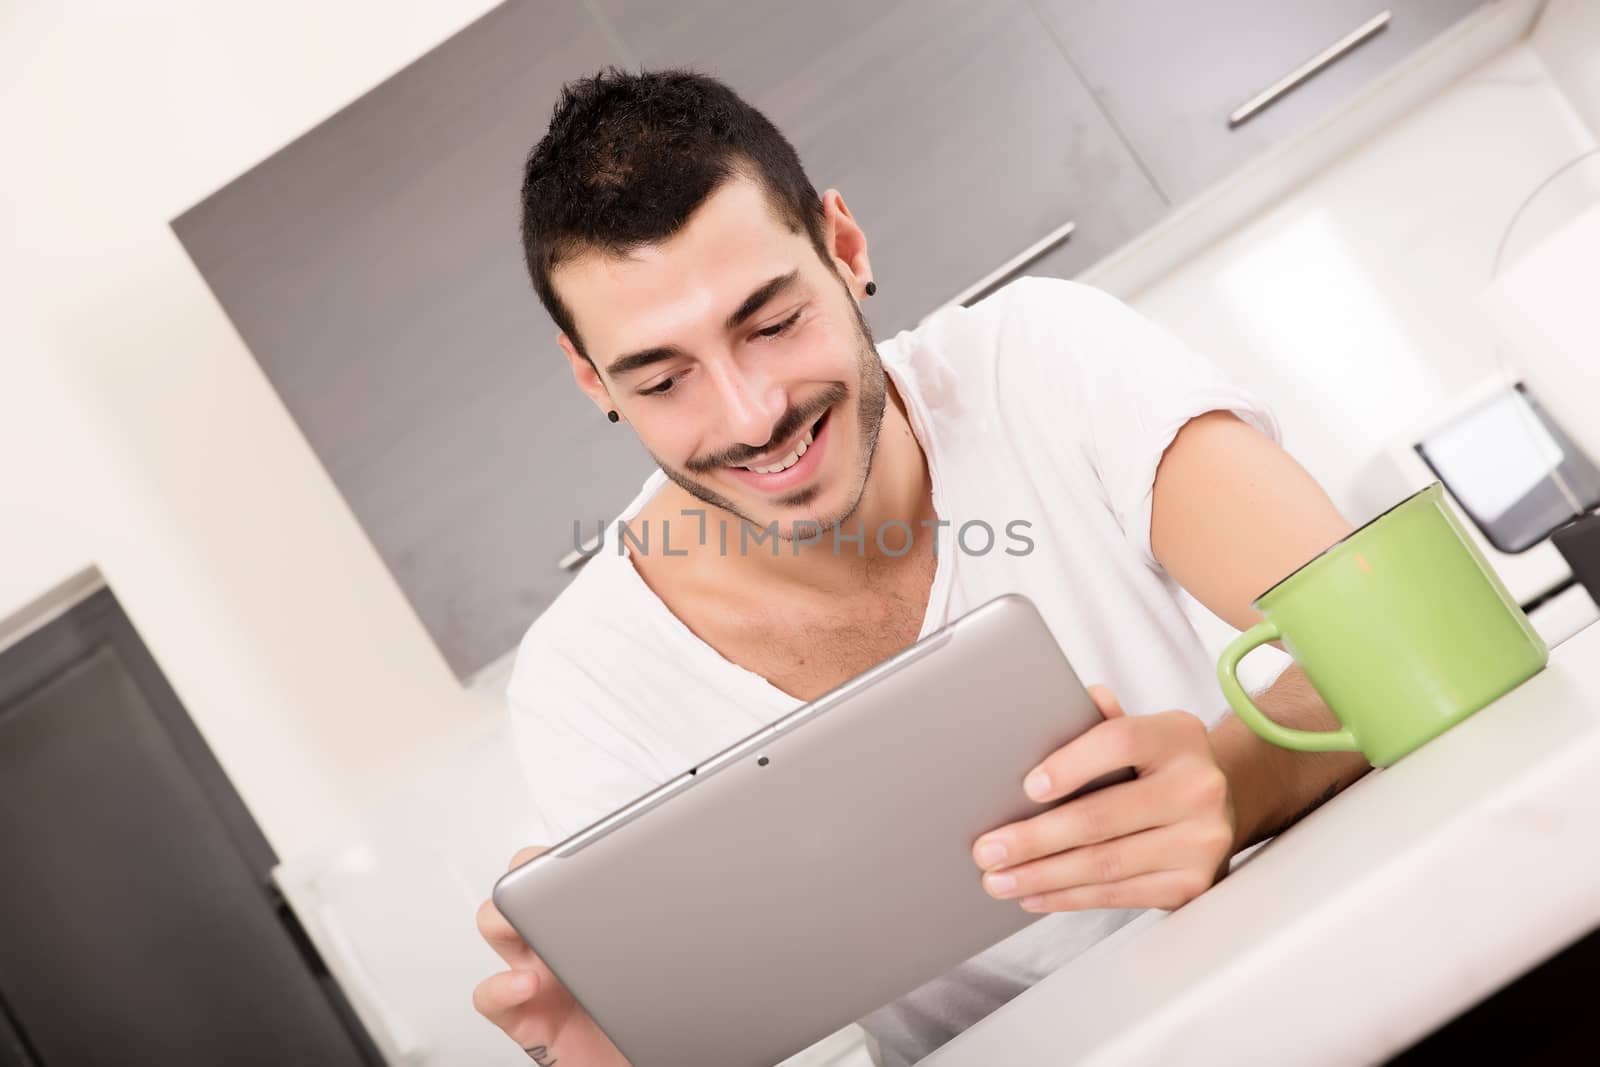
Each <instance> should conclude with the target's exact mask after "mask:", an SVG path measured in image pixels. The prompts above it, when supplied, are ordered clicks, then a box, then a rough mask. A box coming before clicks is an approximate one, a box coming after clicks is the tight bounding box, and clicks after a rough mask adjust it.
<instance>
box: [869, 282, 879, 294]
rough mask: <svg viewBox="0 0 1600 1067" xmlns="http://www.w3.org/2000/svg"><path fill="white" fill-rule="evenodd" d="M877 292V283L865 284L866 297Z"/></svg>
mask: <svg viewBox="0 0 1600 1067" xmlns="http://www.w3.org/2000/svg"><path fill="white" fill-rule="evenodd" d="M877 291H878V283H877V282H868V283H867V295H868V296H871V295H872V294H873V293H876V292H877Z"/></svg>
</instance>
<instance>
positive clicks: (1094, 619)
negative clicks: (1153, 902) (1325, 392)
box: [508, 277, 1280, 1067]
mask: <svg viewBox="0 0 1600 1067" xmlns="http://www.w3.org/2000/svg"><path fill="white" fill-rule="evenodd" d="M877 347H878V353H879V355H880V357H881V358H882V360H883V365H884V369H885V371H886V372H887V373H888V375H889V376H890V378H891V379H892V380H893V381H894V384H895V386H896V387H897V389H898V390H899V392H900V395H901V396H902V397H903V398H904V399H905V402H906V405H907V410H908V414H909V416H910V422H911V427H912V430H913V432H914V433H915V434H916V437H917V440H918V441H919V442H920V443H921V445H922V449H923V452H924V453H925V454H926V456H927V461H928V468H929V472H930V475H931V479H932V483H933V502H934V507H935V510H936V511H937V513H938V515H939V516H940V518H942V519H946V520H949V522H950V525H949V526H948V527H943V528H941V529H940V530H939V543H938V562H937V565H936V572H935V577H934V581H933V585H932V590H931V593H930V596H929V603H928V607H927V612H926V616H925V618H924V619H923V623H922V631H921V634H922V636H926V635H927V634H929V633H931V632H932V631H934V630H936V629H938V628H939V627H941V626H943V625H944V624H945V623H946V622H948V621H949V620H951V619H952V618H956V617H958V616H960V615H962V614H964V613H966V612H968V611H970V610H972V609H973V608H975V607H977V606H978V605H980V604H982V603H984V602H985V601H987V600H990V599H992V598H994V597H996V596H999V595H1001V594H1002V593H1011V592H1017V593H1022V594H1024V595H1026V596H1027V597H1029V598H1030V599H1031V600H1032V601H1033V602H1034V604H1035V605H1036V606H1037V607H1038V609H1039V612H1040V614H1041V615H1042V616H1043V617H1044V619H1045V622H1046V623H1047V624H1048V625H1049V627H1050V631H1051V633H1052V634H1054V636H1055V638H1056V640H1057V641H1058V642H1059V643H1060V645H1061V646H1062V648H1063V650H1064V651H1065V652H1066V654H1067V656H1068V658H1069V659H1070V660H1071V661H1072V664H1073V667H1074V668H1075V669H1076V671H1077V673H1078V674H1079V676H1080V677H1082V678H1083V680H1084V681H1085V682H1086V683H1101V684H1104V685H1107V686H1109V687H1110V688H1111V689H1112V691H1113V692H1114V693H1116V695H1117V697H1118V698H1119V700H1120V701H1121V703H1122V705H1123V707H1124V708H1125V709H1127V711H1128V713H1129V714H1140V713H1146V712H1155V711H1162V710H1165V709H1168V708H1182V709H1184V710H1187V711H1190V712H1193V713H1194V714H1196V715H1198V716H1199V717H1200V718H1201V719H1203V720H1204V721H1205V722H1206V723H1207V724H1208V725H1212V724H1215V722H1216V721H1217V720H1218V719H1220V718H1221V717H1222V713H1223V711H1224V710H1225V707H1226V704H1225V702H1224V700H1223V699H1222V696H1221V694H1220V692H1219V690H1218V688H1217V684H1216V680H1215V675H1214V667H1213V663H1212V660H1211V657H1210V655H1209V654H1208V653H1207V651H1206V649H1205V648H1204V647H1203V645H1202V643H1201V641H1200V639H1199V637H1198V635H1197V634H1196V632H1195V630H1194V628H1193V626H1192V625H1191V623H1190V622H1189V619H1188V617H1187V616H1186V615H1185V613H1184V611H1183V608H1182V607H1181V606H1180V602H1179V600H1178V592H1179V589H1178V586H1177V585H1176V583H1175V582H1174V581H1173V580H1172V579H1171V578H1170V577H1169V576H1168V575H1167V574H1166V572H1165V571H1164V570H1162V569H1161V567H1160V565H1159V564H1158V563H1157V562H1156V560H1155V558H1154V557H1153V556H1152V555H1151V551H1150V501H1151V488H1152V484H1153V482H1154V479H1155V473H1156V467H1157V465H1158V464H1159V462H1160V460H1161V456H1162V453H1163V452H1164V451H1165V450H1166V448H1167V446H1168V445H1169V444H1171V442H1172V439H1173V437H1174V436H1176V434H1177V432H1178V430H1179V428H1181V427H1182V426H1183V424H1184V423H1185V422H1186V421H1188V420H1189V419H1190V418H1192V417H1194V416H1196V415H1199V414H1203V413H1204V412H1207V411H1213V410H1227V411H1233V412H1235V413H1236V414H1238V415H1239V416H1240V417H1241V418H1243V419H1244V420H1245V421H1247V422H1249V423H1250V424H1252V425H1253V426H1255V427H1256V428H1257V429H1258V430H1260V431H1262V432H1263V433H1265V434H1267V435H1268V436H1270V437H1271V438H1272V439H1273V440H1274V441H1278V440H1280V434H1279V429H1278V426H1277V423H1276V421H1275V419H1274V418H1273V416H1272V415H1271V414H1270V413H1269V412H1268V411H1267V410H1266V409H1265V408H1264V407H1263V406H1262V405H1261V404H1260V403H1259V402H1258V401H1257V400H1256V399H1255V398H1254V397H1253V396H1251V395H1250V394H1249V393H1247V392H1245V391H1243V390H1242V389H1240V388H1238V387H1237V386H1235V385H1233V384H1231V383H1230V382H1228V381H1226V380H1225V379H1224V377H1223V376H1222V375H1221V374H1220V373H1219V371H1218V370H1217V369H1216V368H1215V367H1214V366H1213V365H1212V364H1210V363H1208V362H1206V361H1204V360H1203V359H1201V358H1200V357H1199V356H1197V355H1196V354H1195V353H1193V352H1192V351H1191V350H1189V349H1188V348H1187V347H1185V346H1184V345H1183V344H1182V343H1180V342H1179V341H1178V340H1176V339H1175V338H1174V337H1172V336H1171V335H1170V334H1168V333H1166V332H1164V331H1162V330H1161V329H1159V328H1158V327H1156V326H1155V325H1154V324H1152V323H1150V322H1148V321H1147V320H1145V319H1143V318H1142V317H1140V316H1139V315H1137V314H1136V313H1135V312H1133V311H1132V310H1131V309H1129V308H1127V307H1126V306H1124V305H1123V304H1121V303H1120V302H1118V301H1117V300H1115V299H1114V298H1112V297H1110V296H1108V295H1106V294H1105V293H1102V292H1099V291H1098V290H1095V289H1091V288H1089V287H1087V286H1083V285H1079V284H1076V283H1073V282H1068V281H1063V280H1060V279H1054V278H1034V277H1027V278H1020V279H1018V280H1017V281H1015V282H1013V283H1011V284H1010V285H1007V286H1006V287H1005V288H1003V289H1001V290H1000V291H998V292H996V293H994V294H993V295H991V296H990V297H989V298H988V299H986V300H983V301H981V302H980V303H979V304H977V305H976V306H975V307H972V308H962V307H950V308H946V309H943V310H940V311H939V312H937V313H935V314H934V315H932V316H930V317H929V318H928V319H927V320H925V321H924V322H923V323H922V324H921V325H920V326H918V327H917V328H916V329H914V330H908V331H903V332H901V333H899V334H897V335H896V336H894V337H893V338H891V339H889V340H887V341H884V342H881V343H879V345H878V346H877ZM665 482H666V477H665V475H663V474H662V473H661V472H660V471H656V472H655V473H653V474H652V475H651V476H650V477H649V479H647V480H646V482H645V483H644V487H643V488H642V489H641V490H640V491H639V494H638V495H637V496H636V497H635V498H634V499H633V501H632V502H631V503H630V504H629V505H628V506H627V508H626V509H625V510H624V511H623V513H622V515H621V518H624V519H627V518H631V517H633V516H635V515H637V514H638V512H639V511H640V509H641V508H642V507H643V505H644V504H645V502H646V501H647V500H649V499H650V497H651V496H652V495H653V494H654V493H655V492H656V491H657V490H659V489H660V488H661V487H662V485H663V484H665ZM1015 520H1025V521H1026V522H1028V523H1029V524H1030V525H1029V526H1027V527H1011V531H1013V532H1015V531H1016V530H1018V529H1021V530H1024V531H1025V536H1026V538H1027V539H1029V540H1030V541H1031V542H1032V548H1031V550H1029V549H1028V548H1027V546H1026V545H1024V544H1023V543H1022V541H1021V540H1020V539H1019V538H1018V537H1015V536H1012V535H1010V534H1008V524H1010V523H1012V522H1014V521H1015ZM975 521H976V522H983V523H987V524H988V526H989V527H990V528H992V529H993V531H994V541H993V547H992V548H991V549H990V550H989V551H988V552H987V553H983V549H984V547H985V545H986V544H987V543H988V537H987V536H986V535H985V534H984V533H983V528H982V527H981V526H977V525H973V526H970V527H968V529H967V532H966V537H965V540H964V541H961V540H959V539H958V538H959V530H960V528H961V527H962V526H963V525H964V524H967V523H970V522H975ZM925 532H926V531H925V530H919V531H918V536H923V535H924V534H925ZM899 536H900V535H899V534H896V533H894V532H892V531H891V532H889V533H886V534H885V541H886V543H887V544H890V545H891V546H893V545H895V544H898V543H899V542H898V541H897V540H896V538H898V537H899ZM1008 548H1010V549H1012V550H1013V552H1012V553H1008V552H1007V551H1006V550H1007V549H1008ZM851 550H852V549H851V547H850V546H849V545H848V544H846V545H845V547H844V548H843V549H842V551H851ZM1017 553H1021V554H1017ZM508 696H509V700H510V705H511V712H512V720H513V723H514V727H515V731H516V737H517V745H518V749H519V754H520V757H521V761H522V764H523V767H524V769H525V770H526V772H527V775H528V778H529V781H530V783H531V785H532V788H533V792H534V797H535V801H536V804H537V806H538V815H539V816H540V818H541V819H542V820H543V824H544V828H545V830H546V837H545V840H544V841H543V842H542V843H544V844H554V843H555V842H556V841H558V840H560V839H561V838H564V837H566V836H567V835H569V834H571V833H573V832H574V831H576V830H579V829H581V828H582V827H583V826H585V825H587V824H588V823H590V822H592V821H594V820H595V819H598V818H600V817H602V816H604V815H606V814H608V813H610V812H611V811H613V810H615V809H617V808H619V807H621V806H622V805H623V804H625V803H627V802H628V801H630V800H633V799H634V798H636V797H638V796H640V795H641V794H643V793H646V792H648V791H649V790H651V789H654V788H655V787H657V786H659V785H661V784H662V783H663V782H665V781H667V780H668V779H671V778H674V777H676V776H677V775H679V774H681V773H683V772H684V771H686V770H688V769H689V768H690V767H691V766H693V765H695V764H697V763H698V762H700V761H701V760H703V759H704V758H705V757H707V756H709V755H711V754H713V753H715V752H717V751H719V750H721V749H723V748H725V747H727V746H728V745H730V744H732V743H734V742H736V741H738V740H739V739H741V738H742V737H744V736H745V735H747V734H749V733H751V732H753V731H754V730H756V729H758V728H759V727H762V726H765V725H767V724H768V723H770V722H772V721H773V720H775V719H777V718H779V717H780V716H782V715H785V714H787V713H788V712H790V711H793V710H794V709H795V708H797V707H799V706H800V704H801V701H799V700H797V699H796V698H794V697H792V696H790V695H788V694H786V693H784V692H783V691H781V690H779V689H777V688H776V687H774V686H773V685H771V684H770V683H769V682H767V680H766V679H764V678H763V677H761V676H760V675H758V674H755V673H754V672H752V671H749V670H746V669H745V668H743V667H740V666H737V665H736V664H734V663H732V662H730V661H729V660H727V659H724V658H723V657H722V655H721V654H720V653H718V652H717V651H716V650H715V649H713V648H711V647H710V646H709V645H707V644H705V643H704V642H703V641H701V640H700V639H699V638H698V637H696V636H695V635H694V633H693V632H692V631H690V630H689V629H688V627H686V626H684V625H683V623H682V622H681V621H679V620H678V618H677V617H676V616H675V615H673V614H672V613H671V612H670V611H669V610H668V609H667V607H666V605H664V604H663V603H662V602H661V601H660V599H659V598H657V597H656V595H655V594H654V593H653V592H651V590H650V588H649V587H648V586H647V585H645V583H644V581H643V580H642V579H641V578H640V577H639V575H638V572H637V571H635V570H634V567H633V564H632V562H631V560H630V559H629V558H628V557H627V556H625V555H620V554H618V552H617V538H616V536H615V528H614V527H613V528H611V529H608V531H607V536H606V539H605V543H604V547H603V548H602V549H601V550H600V552H599V553H598V554H597V555H595V556H594V558H592V559H591V560H590V561H589V563H588V564H586V565H585V567H584V569H583V570H582V571H581V572H580V573H579V575H578V577H577V578H575V579H574V580H573V582H572V583H571V584H570V585H569V586H568V587H567V588H566V590H564V591H563V592H562V594H561V595H560V596H559V597H557V598H556V600H555V602H554V603H552V604H551V605H550V607H549V609H548V610H546V611H545V612H544V613H543V614H542V615H541V616H540V617H539V618H538V619H537V620H536V621H535V622H534V623H533V625H532V626H531V627H530V628H529V630H528V633H527V636H526V637H525V638H524V639H523V641H522V644H521V647H520V649H519V651H518V655H517V660H516V665H515V668H514V670H513V673H512V677H511V681H510V683H509V690H508ZM974 872H975V873H976V868H974ZM1137 914H1138V911H1136V910H1119V911H1109V910H1101V911H1087V912H1065V913H1059V914H1053V915H1049V916H1046V917H1045V918H1044V919H1041V920H1040V921H1038V922H1036V923H1034V924H1033V925H1031V926H1029V927H1028V928H1027V929H1025V930H1023V931H1021V932H1020V933H1018V934H1015V935H1013V936H1012V937H1010V938H1008V939H1007V940H1005V941H1002V942H1001V943H1000V944H998V945H995V946H994V947H992V948H990V949H988V950H986V951H985V952H983V953H981V954H979V955H978V956H976V957H974V958H972V959H971V960H969V961H967V962H966V963H964V964H962V965H961V966H959V967H957V968H956V969H954V970H953V971H951V972H949V973H947V974H945V975H944V976H942V977H940V978H938V979H935V980H934V981H932V982H929V983H927V984H926V985H924V986H923V987H921V988H919V989H917V990H915V991H913V992H912V993H910V994H908V995H907V996H905V997H903V998H901V999H900V1000H898V1001H895V1002H894V1003H892V1004H890V1005H888V1006H886V1007H884V1008H882V1009H880V1010H879V1011H877V1012H874V1013H873V1014H872V1015H870V1016H868V1017H867V1018H865V1019H863V1020H861V1022H862V1025H863V1026H864V1027H865V1028H866V1029H867V1030H868V1031H869V1032H870V1033H871V1034H872V1035H873V1037H874V1038H875V1039H876V1040H877V1043H878V1045H879V1048H880V1053H881V1057H882V1060H883V1062H884V1064H885V1065H886V1067H897V1065H899V1064H903V1063H911V1062H914V1061H915V1060H916V1059H918V1058H920V1057H922V1056H924V1055H926V1054H928V1053H929V1052H931V1051H932V1050H933V1049H934V1048H936V1047H938V1046H939V1045H940V1044H942V1043H944V1042H945V1041H947V1040H949V1039H950V1038H951V1037H953V1036H955V1035H956V1034H957V1033H959V1032H960V1031H962V1030H964V1029H965V1028H966V1027H968V1026H970V1025H971V1024H973V1023H974V1022H976V1021H977V1020H979V1019H981V1018H982V1017H983V1016H985V1015H987V1014H988V1013H989V1012H991V1011H993V1010H994V1009H995V1008H997V1007H999V1006H1000V1005H1001V1004H1003V1003H1005V1002H1006V1001H1007V1000H1009V999H1010V998H1011V997H1013V996H1015V995H1016V994H1018V993H1020V992H1022V991H1023V990H1024V989H1026V988H1028V987H1029V986H1031V985H1032V984H1033V983H1035V982H1037V981H1038V980H1039V979H1041V978H1042V977H1044V976H1045V975H1047V974H1049V973H1050V972H1051V971H1053V970H1055V969H1057V968H1059V967H1060V966H1061V965H1062V964H1064V963H1066V962H1067V961H1068V960H1070V959H1072V958H1073V957H1074V956H1076V955H1077V954H1078V953H1080V952H1082V951H1083V950H1084V949H1086V948H1088V947H1089V946H1090V945H1092V944H1094V943H1095V942H1096V941H1098V940H1100V939H1101V938H1103V937H1105V936H1106V935H1107V934H1109V933H1111V932H1112V931H1113V930H1115V929H1116V928H1117V927H1119V926H1121V925H1123V924H1124V923H1126V922H1128V921H1130V920H1131V919H1133V918H1134V917H1135V916H1136V915H1137Z"/></svg>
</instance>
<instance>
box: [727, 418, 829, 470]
mask: <svg viewBox="0 0 1600 1067" xmlns="http://www.w3.org/2000/svg"><path fill="white" fill-rule="evenodd" d="M832 410H833V408H831V407H829V408H828V409H826V410H825V411H823V413H822V414H821V415H818V416H817V420H816V421H815V422H813V423H812V424H811V426H810V427H809V428H808V429H807V430H806V432H805V433H803V434H801V435H800V437H799V438H798V439H797V440H796V441H795V443H794V446H793V447H792V448H790V450H789V451H788V453H786V454H785V455H783V456H781V457H779V458H778V459H775V460H773V461H772V462H771V463H764V464H761V465H759V466H754V467H749V466H739V465H736V464H734V465H732V466H733V468H734V469H735V470H742V471H750V472H751V473H752V474H777V473H778V472H780V471H786V470H788V469H789V468H790V467H792V466H794V465H795V464H796V463H799V462H800V457H801V456H804V455H805V454H806V450H807V449H808V448H810V447H811V443H812V442H813V441H815V440H816V436H817V434H818V433H820V432H821V431H822V424H823V422H824V421H826V420H827V418H828V413H829V412H831V411H832Z"/></svg>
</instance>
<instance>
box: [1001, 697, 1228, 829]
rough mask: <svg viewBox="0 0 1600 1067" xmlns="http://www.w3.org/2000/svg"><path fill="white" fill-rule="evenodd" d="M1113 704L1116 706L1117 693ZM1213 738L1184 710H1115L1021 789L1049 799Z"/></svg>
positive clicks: (1047, 762) (1032, 774)
mask: <svg viewBox="0 0 1600 1067" xmlns="http://www.w3.org/2000/svg"><path fill="white" fill-rule="evenodd" d="M1109 706H1111V707H1116V704H1115V699H1114V698H1112V699H1111V701H1110V703H1109ZM1118 710H1120V709H1118ZM1209 743H1210V742H1209V740H1208V738H1207V737H1206V726H1205V723H1203V722H1201V721H1200V720H1199V719H1198V718H1196V717H1195V716H1193V715H1191V714H1189V713H1188V712H1186V711H1163V712H1159V713H1156V714H1153V715H1117V716H1116V717H1114V718H1108V719H1107V720H1106V721H1105V722H1102V723H1099V724H1097V725H1095V726H1093V727H1091V728H1090V729H1089V730H1087V731H1085V732H1084V733H1083V734H1082V735H1080V736H1079V737H1077V738H1075V739H1074V740H1072V741H1069V742H1068V743H1067V744H1065V745H1062V746H1061V747H1060V748H1058V749H1056V750H1055V751H1054V752H1052V753H1051V754H1050V755H1049V756H1047V757H1046V758H1045V760H1044V762H1043V763H1041V764H1039V766H1038V767H1036V768H1034V769H1033V770H1032V771H1031V772H1029V773H1028V775H1027V777H1025V778H1024V779H1023V783H1022V788H1023V791H1024V792H1025V793H1027V794H1028V796H1029V798H1031V799H1033V800H1035V801H1038V802H1039V803H1041V804H1047V803H1049V802H1051V801H1053V800H1059V799H1061V798H1062V797H1064V796H1066V795H1068V794H1069V793H1072V792H1073V791H1075V790H1077V789H1080V788H1082V787H1083V786H1085V785H1087V784H1088V783H1090V782H1092V781H1094V780H1095V779H1096V778H1098V777H1100V776H1101V775H1102V774H1105V773H1107V772H1109V771H1114V770H1117V769H1119V768H1121V767H1133V768H1134V769H1135V770H1137V771H1139V773H1140V774H1143V773H1145V772H1146V771H1147V770H1148V769H1150V768H1151V767H1153V766H1155V765H1156V764H1158V763H1160V762H1161V761H1162V760H1163V759H1164V758H1166V757H1167V756H1169V755H1170V754H1173V753H1175V752H1178V751H1181V750H1183V749H1188V748H1194V749H1199V748H1209Z"/></svg>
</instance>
